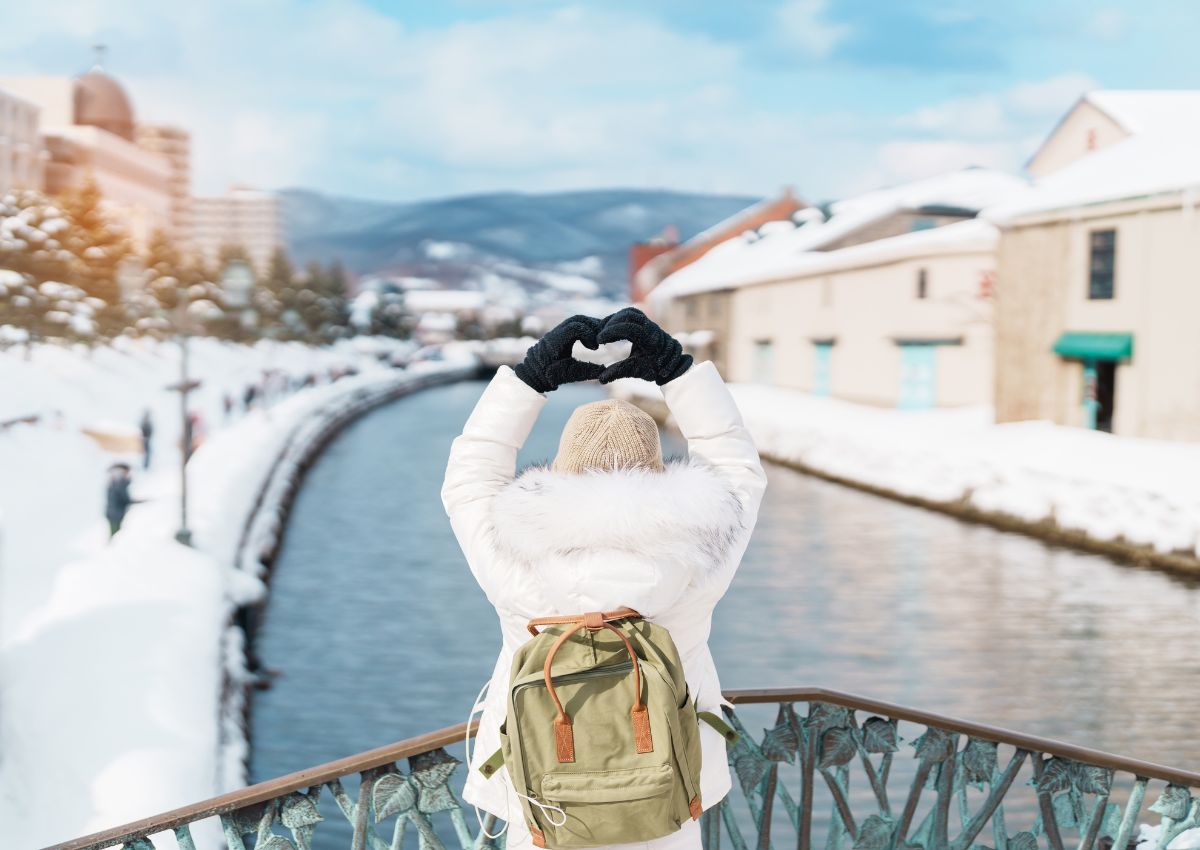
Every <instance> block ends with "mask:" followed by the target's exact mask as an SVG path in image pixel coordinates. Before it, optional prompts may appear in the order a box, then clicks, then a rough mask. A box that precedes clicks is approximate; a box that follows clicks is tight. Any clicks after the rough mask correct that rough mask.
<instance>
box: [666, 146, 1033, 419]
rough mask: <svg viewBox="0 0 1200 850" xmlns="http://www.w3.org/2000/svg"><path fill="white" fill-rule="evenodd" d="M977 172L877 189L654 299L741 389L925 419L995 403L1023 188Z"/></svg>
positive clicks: (774, 233)
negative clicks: (1000, 328)
mask: <svg viewBox="0 0 1200 850" xmlns="http://www.w3.org/2000/svg"><path fill="white" fill-rule="evenodd" d="M1023 188H1024V183H1023V182H1022V181H1020V180H1018V179H1017V178H1014V177H1012V176H1010V175H1006V174H1001V173H999V172H994V171H988V170H985V169H967V170H964V171H959V172H952V173H950V174H946V175H941V176H939V177H935V178H931V179H928V180H922V181H915V182H913V183H909V184H904V185H901V186H896V187H892V188H890V189H885V190H880V191H877V192H869V193H866V194H864V195H861V196H857V197H852V198H848V199H845V200H843V201H839V202H837V203H835V204H833V205H831V207H830V208H829V209H828V210H827V211H817V210H806V211H804V212H802V213H801V214H800V215H799V216H797V219H798V222H797V223H798V225H799V226H795V225H784V224H781V223H772V224H769V225H766V226H764V227H762V228H760V229H759V231H758V232H757V233H756V234H755V235H753V236H748V237H743V238H741V239H738V240H731V241H729V242H727V243H726V244H724V245H720V246H718V247H716V248H714V249H713V250H712V251H711V252H709V254H708V255H707V256H706V257H705V258H704V259H702V260H700V261H699V262H697V263H695V264H693V265H691V266H689V267H687V268H685V269H682V270H680V271H679V272H677V273H676V274H674V275H672V276H671V277H669V278H667V279H666V280H665V281H664V282H663V283H662V285H661V286H660V287H659V288H658V290H656V291H655V292H654V293H653V294H652V295H651V297H650V301H651V303H652V304H654V306H655V308H656V310H657V311H658V313H659V315H660V316H661V317H662V318H663V319H664V322H665V323H666V325H667V327H668V328H670V329H671V330H672V331H679V332H682V333H684V334H685V336H684V339H685V340H688V341H689V342H691V343H692V348H693V353H694V354H695V355H696V356H699V357H704V358H707V359H711V360H713V361H714V362H715V363H716V365H717V367H718V369H720V370H721V371H722V373H723V374H725V375H726V376H727V377H728V378H730V379H731V380H734V381H753V382H759V383H765V384H771V385H775V386H783V387H790V388H795V389H799V390H803V391H806V392H810V393H814V394H818V395H828V396H833V397H837V398H842V399H846V400H850V401H855V402H859V403H865V404H873V405H883V406H890V407H902V408H907V409H921V408H927V407H933V406H955V405H965V404H980V403H986V402H987V401H989V400H990V398H991V387H992V375H991V370H992V342H991V339H992V334H991V323H990V319H991V283H992V275H993V273H994V267H995V260H994V255H995V247H996V240H997V235H998V232H997V230H996V228H995V227H993V226H992V225H990V224H987V223H985V222H982V221H979V220H978V219H977V218H976V215H977V213H978V211H979V209H981V208H982V207H984V206H987V205H989V204H991V203H995V202H997V201H998V200H1000V199H1002V198H1005V197H1010V196H1012V195H1013V194H1014V193H1015V192H1020V191H1021V190H1022V189H1023Z"/></svg>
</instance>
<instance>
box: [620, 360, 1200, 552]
mask: <svg viewBox="0 0 1200 850" xmlns="http://www.w3.org/2000/svg"><path fill="white" fill-rule="evenodd" d="M732 389H733V393H734V396H735V397H736V399H737V402H738V406H739V407H740V408H741V411H742V414H743V416H744V418H745V420H746V424H747V426H748V427H749V428H750V431H751V433H752V434H753V435H754V439H755V442H756V443H757V444H758V447H759V451H761V452H762V454H763V456H764V457H768V458H770V459H772V460H776V461H780V462H783V463H790V464H793V465H795V466H798V467H801V468H803V469H807V470H811V471H814V472H817V473H820V474H822V475H827V476H830V477H833V478H836V479H841V480H844V481H848V482H853V483H856V484H859V485H863V486H866V487H870V488H872V489H877V490H879V491H881V492H885V493H888V494H892V495H896V496H900V497H903V498H908V499H915V500H919V501H922V502H925V503H930V504H935V505H940V506H945V507H948V508H960V509H962V508H965V509H967V510H968V511H976V512H980V513H982V514H984V515H989V516H992V517H994V518H996V519H998V520H1005V519H1011V520H1015V521H1016V522H1017V523H1021V524H1026V525H1027V526H1030V527H1032V526H1035V525H1043V526H1044V527H1048V528H1055V529H1059V530H1062V531H1065V532H1068V533H1073V534H1080V535H1085V536H1086V538H1087V539H1088V540H1092V541H1097V542H1100V543H1113V542H1121V543H1125V544H1128V545H1130V546H1133V547H1142V548H1145V549H1146V550H1147V551H1148V552H1154V553H1158V554H1161V555H1171V554H1178V555H1182V556H1184V558H1182V559H1180V560H1181V561H1186V560H1188V559H1195V558H1200V487H1198V486H1197V484H1196V482H1197V481H1200V445H1193V444H1188V443H1171V442H1165V441H1154V440H1140V439H1132V438H1127V437H1114V436H1112V435H1110V434H1102V433H1099V432H1094V431H1086V430H1082V429H1079V428H1068V427H1063V426H1058V425H1054V424H1051V423H1048V422H1021V423H1011V424H1004V425H996V424H994V423H993V421H992V415H991V411H990V410H988V409H986V408H971V409H960V410H931V411H921V412H906V411H898V410H890V409H881V408H874V407H865V406H862V405H856V404H851V403H848V402H843V401H838V400H834V399H828V398H818V397H815V396H811V395H807V394H805V393H801V392H798V391H794V390H787V389H780V388H777V387H769V386H763V385H756V384H738V385H734V386H733V388H732ZM614 392H615V393H617V394H619V395H622V396H623V397H626V398H642V399H647V400H649V401H650V403H651V404H652V405H653V404H655V403H657V404H661V394H660V393H659V392H658V390H657V388H655V387H653V386H651V385H649V384H646V383H644V382H624V381H622V382H618V383H617V384H615V385H614Z"/></svg>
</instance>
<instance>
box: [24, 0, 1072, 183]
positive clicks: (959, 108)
mask: <svg viewBox="0 0 1200 850" xmlns="http://www.w3.org/2000/svg"><path fill="white" fill-rule="evenodd" d="M68 1H69V2H71V14H72V16H73V17H72V25H71V28H70V29H69V30H64V28H63V27H62V26H60V24H59V21H58V19H57V16H56V15H52V14H50V13H48V12H43V11H37V9H38V8H39V7H36V6H35V5H31V4H26V5H25V6H24V7H22V8H23V9H24V10H25V11H22V12H20V14H18V15H16V16H15V17H13V18H11V19H9V18H6V20H5V27H6V32H5V46H4V47H3V48H0V69H3V71H4V72H5V73H7V72H9V71H10V70H15V71H16V72H18V73H29V72H39V73H55V72H58V73H72V72H75V71H78V70H80V69H81V68H82V67H86V64H87V61H88V57H89V53H88V45H90V44H91V43H92V42H93V41H94V40H97V39H100V40H105V41H107V42H108V43H109V44H110V45H112V58H111V61H110V68H111V70H112V71H113V73H115V74H116V75H117V76H118V77H120V78H121V79H122V80H124V81H125V82H126V84H127V85H128V87H129V89H130V91H131V94H132V95H133V98H134V101H135V106H136V108H137V111H138V113H139V117H141V118H142V119H144V120H155V121H170V122H174V123H178V124H179V125H181V126H183V127H185V128H187V129H189V130H190V131H191V132H192V134H193V147H194V173H195V187H196V189H197V190H199V191H202V192H212V191H220V190H221V189H223V188H224V187H225V186H226V185H227V184H229V183H231V182H242V183H250V184H254V185H261V186H264V187H268V188H273V187H280V186H287V185H306V186H311V187H314V188H318V189H322V190H325V191H334V192H340V193H344V194H356V195H363V196H370V197H384V198H406V197H407V198H412V197H428V196H433V195H448V194H454V193H461V192H468V191H471V192H474V191H490V190H496V189H523V190H529V191H538V190H551V189H565V188H581V187H595V186H612V185H649V186H670V187H675V188H687V189H695V190H707V191H729V192H742V193H749V192H755V193H765V192H771V191H775V190H777V189H778V188H779V187H780V186H781V185H783V184H785V183H793V184H795V185H797V186H798V188H799V190H800V191H801V192H802V193H805V194H807V195H809V196H811V197H813V198H817V199H820V198H825V197H829V196H831V195H835V194H842V193H845V192H846V191H849V190H851V189H858V188H865V187H864V186H863V183H864V181H867V180H873V181H875V182H877V183H884V182H894V181H895V180H897V179H907V178H908V177H910V176H923V174H921V172H923V171H925V170H926V169H927V168H929V167H931V166H932V165H935V164H937V163H939V162H941V163H943V164H944V163H946V162H954V163H965V162H980V163H984V164H999V163H1003V162H1007V163H1010V164H1011V165H1013V166H1014V167H1015V166H1016V165H1019V163H1020V162H1021V161H1022V159H1023V155H1024V154H1027V153H1028V150H1026V149H1025V148H1024V147H1023V146H1025V145H1027V143H1028V140H1029V138H1030V137H1031V136H1033V135H1039V134H1041V133H1044V132H1045V131H1046V130H1048V129H1049V125H1050V124H1051V123H1052V121H1053V118H1054V117H1057V113H1058V112H1061V111H1062V110H1063V109H1065V108H1066V106H1067V105H1069V99H1070V98H1071V97H1073V96H1074V95H1075V94H1077V92H1078V91H1079V90H1082V89H1083V88H1086V87H1087V86H1088V85H1090V82H1091V81H1090V80H1088V79H1087V78H1086V77H1083V76H1082V75H1078V74H1076V75H1063V76H1060V77H1054V78H1051V79H1049V80H1043V81H1040V82H1036V83H1027V84H1024V85H1021V86H1017V87H1014V88H1012V89H1009V90H1007V91H1004V92H1001V93H999V94H998V95H995V96H978V97H970V98H959V99H956V100H952V101H947V102H944V103H939V104H933V105H932V106H929V107H926V108H923V109H918V110H915V111H913V112H912V113H911V114H909V115H906V116H903V117H902V118H900V119H895V120H893V119H889V118H887V117H880V116H878V115H877V114H871V113H869V112H868V111H867V110H864V109H862V108H861V107H862V103H861V102H859V101H854V100H845V99H843V100H842V101H839V106H838V110H839V111H837V112H829V111H828V110H826V111H824V112H821V111H817V110H812V109H807V110H806V109H804V108H802V107H800V106H780V105H778V104H777V103H776V104H771V103H770V98H765V99H760V98H758V97H756V96H755V95H756V94H757V92H756V86H757V85H759V84H761V83H762V81H763V78H762V77H761V76H756V75H761V73H762V69H761V67H755V66H754V61H753V59H754V57H750V56H748V55H747V54H746V52H745V51H747V50H750V49H753V46H752V45H750V46H742V45H739V44H735V43H733V42H725V41H719V40H717V39H715V38H711V37H708V36H705V35H703V34H699V33H695V32H690V31H681V30H676V29H673V28H671V26H670V25H669V24H667V23H663V22H660V21H659V20H657V19H655V18H653V17H651V16H646V15H641V14H638V13H636V12H631V11H620V10H616V9H613V8H609V7H606V6H604V5H600V4H595V5H588V6H582V5H580V6H574V7H569V8H565V9H563V8H554V7H552V6H543V5H540V4H530V5H529V6H521V7H520V10H519V11H516V12H507V13H502V14H496V15H491V16H488V17H483V18H478V19H475V20H464V21H459V22H456V23H452V24H450V25H448V26H444V27H440V28H434V29H430V28H424V29H418V28H409V27H406V26H405V25H403V24H402V23H400V22H398V21H397V20H396V19H395V18H394V17H390V16H389V15H386V14H383V13H382V12H379V11H376V10H374V9H372V8H370V7H368V6H367V5H365V3H364V2H363V0H256V2H254V3H239V2H236V0H211V2H205V3H199V4H187V5H184V6H179V5H172V4H166V5H164V4H161V3H158V2H157V0H107V1H106V2H99V0H90V2H89V0H68ZM826 11H827V6H826V3H825V2H824V0H791V1H790V2H787V3H785V4H784V5H783V6H782V7H780V9H779V11H778V18H777V23H778V27H777V29H778V32H777V33H776V34H775V36H774V37H775V38H777V39H782V40H786V42H787V43H788V44H789V45H791V49H792V50H793V52H795V53H799V54H802V55H803V56H804V57H806V58H807V59H814V58H820V57H822V56H828V55H830V53H831V52H832V51H833V50H834V49H835V48H836V46H837V45H838V44H839V43H840V42H841V41H842V40H843V39H845V38H846V37H847V35H848V34H849V33H848V29H847V27H845V26H844V25H842V24H838V23H831V22H829V21H828V19H827V17H826ZM50 42H53V43H55V44H56V45H57V47H56V48H55V52H54V53H53V55H54V56H55V57H58V56H59V55H60V54H61V52H62V50H63V44H64V43H69V44H74V45H76V46H77V47H78V50H79V53H80V59H79V62H78V63H77V65H76V66H75V67H70V68H56V67H54V66H53V65H50V64H48V62H49V60H47V62H43V63H42V64H41V65H40V66H37V67H30V64H31V59H36V57H37V56H38V52H39V51H44V50H45V48H44V45H45V44H47V43H50ZM777 43H779V42H777ZM46 55H47V56H49V55H51V54H46ZM10 58H11V61H10ZM55 61H61V60H59V59H57V58H56V60H55ZM33 64H34V65H36V62H33ZM830 73H831V72H830V71H828V69H826V68H825V66H824V65H822V64H821V63H811V62H810V63H808V65H807V67H806V69H805V70H803V71H798V72H795V74H794V79H795V80H796V82H797V89H798V90H802V89H803V88H804V87H805V86H808V87H809V88H815V87H819V86H820V85H821V84H822V81H827V80H828V77H829V74H830ZM822 75H824V76H822ZM939 144H940V145H941V146H940V147H939V146H938V145H939ZM1018 152H1019V154H1020V155H1019V154H1018Z"/></svg>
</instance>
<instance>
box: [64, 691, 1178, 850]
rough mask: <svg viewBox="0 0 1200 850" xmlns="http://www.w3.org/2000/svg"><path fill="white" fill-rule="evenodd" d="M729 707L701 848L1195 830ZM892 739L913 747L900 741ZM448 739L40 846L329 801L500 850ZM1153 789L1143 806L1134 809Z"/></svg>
mask: <svg viewBox="0 0 1200 850" xmlns="http://www.w3.org/2000/svg"><path fill="white" fill-rule="evenodd" d="M728 696H729V698H730V700H731V701H732V702H734V703H735V704H736V705H739V709H738V713H736V714H735V713H733V712H730V713H729V717H730V720H731V722H732V724H733V725H734V726H735V728H737V730H738V732H739V733H740V737H739V739H738V741H737V742H736V743H735V744H733V745H732V746H731V747H730V749H729V761H730V764H731V766H732V768H733V773H734V776H735V791H734V793H733V794H731V795H730V796H729V797H727V798H726V799H725V800H724V801H722V803H721V804H720V805H719V806H715V807H713V808H711V809H709V810H708V811H706V812H705V813H704V815H703V816H702V818H701V827H702V834H703V843H704V848H705V850H718V848H720V847H721V844H722V841H723V840H724V841H727V842H728V845H727V846H729V847H731V848H732V850H751V848H753V850H773V848H775V847H783V846H787V847H795V848H796V850H811V848H812V847H813V846H814V841H815V840H819V841H821V844H822V846H823V848H824V850H1110V849H1111V848H1116V850H1127V848H1130V846H1131V843H1132V841H1133V840H1134V839H1135V838H1137V837H1138V836H1135V830H1136V829H1137V828H1138V827H1139V825H1140V824H1142V822H1143V819H1144V818H1145V819H1151V820H1153V819H1154V817H1155V816H1157V823H1156V824H1151V829H1150V830H1149V831H1148V832H1145V831H1144V832H1143V834H1142V837H1143V838H1147V839H1148V841H1149V843H1146V844H1143V845H1141V848H1142V850H1168V848H1170V846H1171V843H1172V842H1173V841H1174V840H1175V839H1176V838H1178V837H1179V836H1181V835H1183V833H1185V832H1187V831H1188V830H1191V829H1198V828H1200V798H1197V797H1196V796H1194V794H1193V791H1194V790H1195V789H1197V788H1200V774H1196V773H1192V772H1189V771H1185V770H1179V769H1175V768H1168V767H1164V766H1161V765H1154V764H1149V763H1146V762H1139V761H1136V760H1133V759H1126V758H1122V757H1119V756H1113V755H1109V754H1107V753H1102V752H1098V751H1094V750H1088V749H1085V748H1082V747H1078V746H1075V745H1071V744H1065V743H1061V742H1056V741H1049V740H1045V739H1040V738H1034V737H1032V736H1028V735H1024V734H1021V733H1016V732H1009V731H1007V730H1002V729H996V728H993V727H987V726H982V725H978V724H971V723H966V722H963V721H958V720H954V719H951V718H944V717H938V716H937V715H932V714H929V713H926V712H921V711H917V710H915V709H908V708H904V707H902V706H893V705H889V704H886V703H880V702H876V701H872V700H866V699H862V698H859V697H854V696H851V695H848V694H841V693H837V692H832V691H821V690H812V689H810V690H791V691H784V690H772V691H753V692H752V691H743V692H733V693H730V694H729V695H728ZM763 704H772V705H776V706H777V707H776V716H775V720H774V725H773V726H772V727H771V728H769V729H765V730H764V732H763V734H762V736H760V737H757V738H756V737H755V736H753V735H751V734H749V732H748V730H747V728H746V727H745V725H744V723H745V722H746V716H748V715H749V714H751V713H753V712H754V711H756V710H757V709H755V708H750V706H754V705H763ZM743 706H744V708H743ZM802 706H803V707H806V708H805V709H804V710H801V707H802ZM902 724H903V727H902ZM908 726H913V727H914V730H915V732H917V733H919V734H914V735H911V736H910V739H909V740H908V741H907V742H906V741H905V739H904V737H903V736H902V734H901V731H902V728H906V727H908ZM465 732H466V727H465V726H463V727H455V728H451V729H447V730H443V731H441V732H436V733H430V734H429V735H425V736H422V737H420V738H416V739H412V740H410V741H405V742H400V743H399V744H395V745H392V746H391V747H384V748H380V749H379V750H374V751H371V752H370V753H364V754H362V755H361V756H356V757H351V758H349V759H343V760H341V761H339V762H334V763H331V764H329V765H323V766H320V767H317V768H313V769H311V770H308V771H303V772H301V773H298V774H293V775H292V776H289V777H283V778H281V779H278V780H273V781H271V782H267V783H262V784H260V785H256V786H252V787H250V788H247V789H244V790H242V791H238V792H234V793H233V794H227V795H224V796H223V797H219V798H215V799H213V800H209V801H206V802H204V803H199V804H196V805H195V806H190V807H187V808H184V809H179V810H176V811H174V812H168V813H166V814H164V815H161V816H158V817H155V818H148V819H146V820H144V821H139V822H138V823H135V824H129V825H127V826H125V827H118V828H116V829H112V830H106V831H105V832H103V833H97V834H95V835H91V836H87V837H84V838H80V839H76V840H74V841H69V842H66V843H63V844H58V845H54V847H53V848H47V850H101V848H108V847H120V848H123V850H156V848H155V844H153V843H152V842H151V840H150V838H149V837H148V836H151V835H156V834H160V833H169V832H173V833H174V838H175V842H176V843H177V845H178V847H179V848H180V850H204V848H203V847H201V846H200V845H198V844H197V842H196V840H195V837H194V835H193V832H192V826H193V825H195V824H197V823H198V822H201V821H204V820H206V819H209V818H214V817H215V818H218V819H219V823H220V832H221V834H222V835H223V838H224V843H225V845H226V846H227V847H228V848H229V850H314V848H315V847H316V846H317V845H315V844H314V840H315V837H316V833H317V831H318V830H319V829H320V828H321V826H322V824H323V823H325V822H326V820H327V819H326V816H325V814H323V813H322V811H323V810H322V807H321V805H320V804H321V802H322V800H330V799H331V800H332V801H333V803H335V804H336V811H337V812H340V814H341V816H342V817H344V818H345V821H346V822H347V824H344V825H343V830H344V829H345V827H346V825H348V826H349V827H350V828H351V829H352V838H351V839H350V842H351V843H350V845H349V847H350V850H400V848H401V847H403V846H406V842H407V846H411V845H412V844H413V843H414V841H415V843H416V846H417V847H419V848H420V850H453V848H459V850H485V848H499V847H502V846H503V838H500V839H496V840H493V839H491V838H489V837H488V834H489V833H494V832H495V831H496V828H497V827H498V826H499V824H497V823H496V822H495V820H494V819H493V818H491V816H488V817H487V819H486V820H485V822H484V824H483V829H482V830H480V829H479V828H478V827H477V826H476V824H475V823H474V818H472V819H471V822H470V823H469V822H468V819H467V816H466V815H465V813H464V809H463V806H462V804H461V803H460V801H459V799H458V797H457V795H456V794H455V792H454V790H453V789H454V787H455V786H456V785H457V784H458V781H461V779H462V771H461V770H458V769H457V768H458V767H459V765H460V762H459V760H458V759H456V758H454V757H453V756H452V755H450V754H449V753H448V752H447V750H446V747H447V746H449V745H450V744H451V742H453V741H455V740H456V739H461V736H462V735H463V734H464V733H465ZM906 746H908V747H911V750H912V753H911V758H908V757H906V755H905V747H906ZM897 756H901V757H900V758H897ZM402 763H403V764H402ZM355 778H356V779H357V787H356V788H353V789H348V788H347V787H346V785H347V783H353V782H354V780H355ZM852 778H853V780H854V781H852ZM456 780H457V781H456ZM1152 784H1153V785H1155V786H1161V787H1160V789H1159V790H1158V792H1157V799H1156V800H1155V802H1154V803H1153V804H1151V805H1150V806H1148V807H1144V802H1145V799H1146V797H1147V792H1148V789H1149V788H1150V787H1151V785H1152ZM330 808H331V807H330V806H329V805H328V803H327V804H326V806H325V808H324V811H325V812H328V811H329V810H330ZM784 830H786V832H784ZM1196 835H1197V836H1198V837H1200V832H1198V833H1196ZM988 841H990V842H991V843H990V844H988V843H986V842H988ZM169 842H170V839H169V838H168V839H166V841H165V842H160V844H159V845H158V848H157V850H163V848H164V847H168V846H170V844H169ZM202 843H203V842H202ZM1198 843H1200V842H1198ZM209 845H211V842H209Z"/></svg>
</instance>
